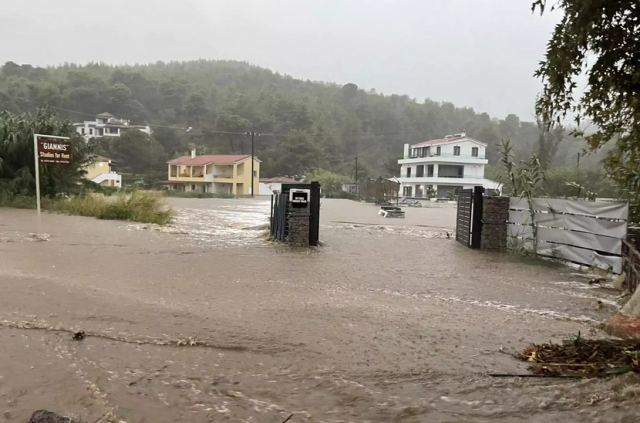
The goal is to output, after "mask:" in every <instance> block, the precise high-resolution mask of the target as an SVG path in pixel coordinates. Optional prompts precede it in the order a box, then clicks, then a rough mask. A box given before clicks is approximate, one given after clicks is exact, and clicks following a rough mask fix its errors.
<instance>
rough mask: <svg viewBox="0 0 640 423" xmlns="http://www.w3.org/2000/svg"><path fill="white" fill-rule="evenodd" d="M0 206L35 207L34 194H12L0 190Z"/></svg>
mask: <svg viewBox="0 0 640 423" xmlns="http://www.w3.org/2000/svg"><path fill="white" fill-rule="evenodd" d="M0 207H12V208H15V209H35V208H36V198H35V196H27V195H13V194H9V193H7V192H1V191H0Z"/></svg>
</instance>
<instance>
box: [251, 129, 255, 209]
mask: <svg viewBox="0 0 640 423" xmlns="http://www.w3.org/2000/svg"><path fill="white" fill-rule="evenodd" d="M255 135H256V133H255V132H254V131H251V197H253V196H254V193H253V186H254V185H255V184H254V180H253V172H254V170H253V157H254V148H253V138H254V137H255Z"/></svg>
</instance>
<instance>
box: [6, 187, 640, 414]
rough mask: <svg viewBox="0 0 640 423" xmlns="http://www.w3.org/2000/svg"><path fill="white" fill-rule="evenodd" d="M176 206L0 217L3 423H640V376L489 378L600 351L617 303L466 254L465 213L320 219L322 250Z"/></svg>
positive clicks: (336, 214) (368, 208)
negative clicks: (564, 344)
mask: <svg viewBox="0 0 640 423" xmlns="http://www.w3.org/2000/svg"><path fill="white" fill-rule="evenodd" d="M170 202H171V204H172V206H173V207H174V208H175V209H176V212H177V216H176V220H175V222H174V223H173V224H171V225H170V226H168V227H165V228H158V227H155V226H153V225H138V224H132V223H126V222H112V221H99V220H95V219H91V218H82V217H70V216H60V215H51V214H44V215H43V216H42V218H41V220H40V221H38V219H36V218H35V216H34V213H33V212H32V211H25V210H10V209H0V292H1V293H2V294H1V295H0V422H2V421H7V422H14V421H17V422H23V421H27V420H28V416H29V415H30V414H31V413H32V412H33V411H34V410H36V409H40V408H45V409H49V410H52V411H55V412H57V413H60V414H64V415H68V416H71V417H74V418H76V419H79V420H82V421H85V422H97V421H101V422H122V421H124V422H177V421H184V422H218V421H229V422H274V423H280V422H283V421H284V420H285V419H287V418H288V417H289V416H291V415H292V417H291V418H290V419H289V422H292V423H296V422H545V423H550V422H568V421H580V420H582V421H589V422H636V421H639V420H640V409H639V408H638V406H637V401H638V398H640V387H639V386H640V385H639V380H638V377H637V376H636V375H626V376H622V377H617V378H612V379H607V380H567V379H538V378H517V377H492V376H490V374H493V373H503V374H505V373H510V374H521V373H526V365H525V364H523V363H520V362H518V361H516V360H515V359H514V358H512V356H511V355H510V353H514V352H518V351H520V350H521V349H523V348H524V347H525V346H526V345H527V344H528V343H530V342H545V341H548V340H553V341H560V340H562V339H564V338H566V337H569V336H575V335H577V334H578V333H581V335H582V336H602V335H603V334H602V332H601V331H600V329H599V324H600V322H602V321H603V320H605V319H606V318H607V317H609V316H611V315H612V314H613V313H614V312H615V310H616V309H617V306H618V298H617V296H618V295H619V293H618V292H617V291H614V290H612V289H609V288H607V287H600V286H598V285H589V284H588V283H587V280H588V277H587V276H585V275H583V274H581V273H579V272H576V271H575V270H572V269H569V268H566V267H562V266H557V265H552V264H549V263H540V262H534V261H525V260H523V259H518V258H516V257H512V256H509V255H500V254H490V253H486V252H481V251H475V250H469V249H467V248H464V247H462V246H461V245H459V244H458V243H456V242H455V241H454V240H453V239H452V238H453V236H452V233H453V226H454V221H455V208H453V207H451V206H447V205H444V206H438V207H433V208H422V209H418V208H416V209H414V208H407V209H406V212H407V216H406V219H385V218H383V217H380V216H378V215H377V213H376V212H377V209H376V207H375V206H372V205H367V204H360V203H354V202H351V201H347V200H323V202H322V207H321V228H320V237H321V241H322V246H321V247H319V248H314V249H289V248H287V247H284V246H282V245H278V244H272V243H271V242H269V241H268V240H267V239H266V237H265V233H264V232H265V228H266V227H265V225H266V224H267V223H268V214H269V201H268V200H265V199H256V200H249V199H245V200H218V199H171V200H170ZM80 330H83V331H85V332H86V335H87V336H86V337H85V338H84V339H83V340H81V341H76V340H73V339H72V333H73V332H75V331H80Z"/></svg>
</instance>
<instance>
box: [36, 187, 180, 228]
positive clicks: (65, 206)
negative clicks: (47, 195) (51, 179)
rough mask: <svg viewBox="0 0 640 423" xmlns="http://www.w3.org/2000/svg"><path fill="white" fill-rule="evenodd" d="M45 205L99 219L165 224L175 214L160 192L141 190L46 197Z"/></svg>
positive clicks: (55, 209)
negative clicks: (123, 192) (126, 192)
mask: <svg viewBox="0 0 640 423" xmlns="http://www.w3.org/2000/svg"><path fill="white" fill-rule="evenodd" d="M43 208H44V209H47V210H51V211H55V212H59V213H65V214H72V215H78V216H92V217H96V218H98V219H109V220H130V221H133V222H142V223H156V224H158V225H166V224H167V223H169V222H171V218H172V217H173V211H172V210H171V209H170V208H168V207H167V206H166V205H165V203H164V201H163V200H162V196H161V195H160V194H158V193H153V192H140V191H135V192H132V193H130V194H116V195H112V196H109V197H106V196H104V195H100V194H89V195H83V196H76V197H71V198H58V199H46V200H44V201H43Z"/></svg>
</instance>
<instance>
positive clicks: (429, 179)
mask: <svg viewBox="0 0 640 423" xmlns="http://www.w3.org/2000/svg"><path fill="white" fill-rule="evenodd" d="M396 179H397V180H398V182H400V184H416V185H418V184H419V185H459V186H463V185H465V186H466V185H483V186H484V185H485V184H486V183H487V179H485V178H481V177H476V176H469V177H459V178H458V177H438V176H410V177H400V178H396Z"/></svg>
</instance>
